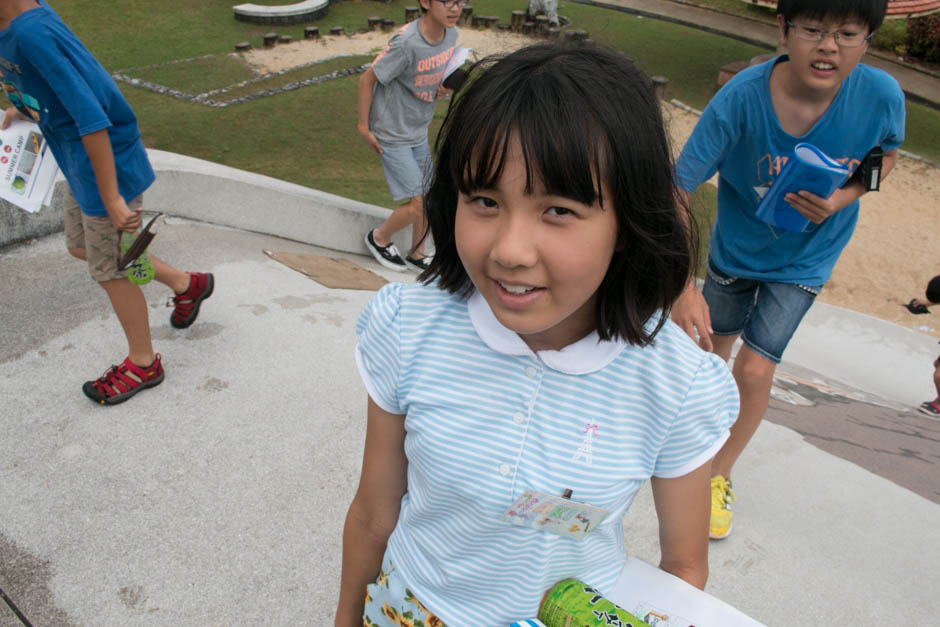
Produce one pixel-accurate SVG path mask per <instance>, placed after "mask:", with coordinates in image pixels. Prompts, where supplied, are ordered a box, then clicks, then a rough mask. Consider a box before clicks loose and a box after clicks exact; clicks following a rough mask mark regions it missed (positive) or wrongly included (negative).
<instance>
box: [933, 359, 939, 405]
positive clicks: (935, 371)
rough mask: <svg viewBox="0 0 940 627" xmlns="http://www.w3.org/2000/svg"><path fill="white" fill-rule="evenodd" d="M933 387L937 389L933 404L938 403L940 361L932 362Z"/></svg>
mask: <svg viewBox="0 0 940 627" xmlns="http://www.w3.org/2000/svg"><path fill="white" fill-rule="evenodd" d="M933 366H934V368H933V386H934V387H935V388H937V398H935V399H934V402H935V403H940V359H938V360H937V361H935V362H933Z"/></svg>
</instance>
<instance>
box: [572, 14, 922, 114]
mask: <svg viewBox="0 0 940 627" xmlns="http://www.w3.org/2000/svg"><path fill="white" fill-rule="evenodd" d="M574 2H578V3H580V4H590V5H593V6H600V7H607V8H610V9H614V10H617V11H624V12H626V13H632V14H635V15H642V16H644V17H653V18H657V19H662V20H666V21H669V22H674V23H676V24H682V25H683V26H689V27H692V28H698V29H699V30H704V31H707V32H711V33H715V34H718V35H724V36H726V37H732V38H734V39H738V40H740V41H744V42H747V43H750V44H753V45H755V46H763V47H766V48H769V49H776V48H777V44H778V43H779V33H778V31H777V27H776V25H775V24H772V23H768V22H763V21H761V20H757V19H754V18H749V17H744V16H738V15H732V14H729V13H725V12H719V11H714V10H711V9H707V8H704V7H701V6H698V5H695V4H694V3H688V2H675V1H673V0H574ZM862 61H863V62H864V63H867V64H869V65H872V66H874V67H877V68H881V69H882V70H884V71H886V72H888V73H889V74H891V75H892V76H893V77H894V78H895V79H897V81H898V83H900V85H901V89H903V90H904V93H905V94H907V96H908V98H909V99H911V100H914V101H916V102H919V103H922V104H927V105H928V106H932V107H934V108H940V79H938V78H937V77H936V76H933V75H931V74H928V73H926V72H923V71H920V70H918V69H916V68H914V67H913V66H910V65H905V64H900V63H896V62H894V61H893V60H892V59H890V58H889V57H886V56H884V55H883V54H882V53H880V52H877V53H875V52H869V53H868V54H866V55H865V56H864V57H863V59H862Z"/></svg>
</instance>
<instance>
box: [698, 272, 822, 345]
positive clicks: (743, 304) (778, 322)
mask: <svg viewBox="0 0 940 627" xmlns="http://www.w3.org/2000/svg"><path fill="white" fill-rule="evenodd" d="M820 291H822V285H799V284H796V283H768V282H764V281H758V280H755V279H742V278H739V277H733V276H728V275H727V274H725V273H723V272H722V271H721V270H718V269H717V268H716V267H715V266H714V265H712V263H711V260H709V262H708V274H707V275H706V277H705V287H704V289H703V290H702V293H703V294H704V296H705V302H706V303H708V312H709V315H710V316H711V321H712V330H713V331H714V332H715V335H740V336H741V340H742V341H743V342H744V344H745V345H746V346H747V347H748V348H750V349H751V350H753V351H754V352H755V353H757V354H758V355H760V356H762V357H764V358H766V359H769V360H770V361H772V362H773V363H775V364H779V363H780V360H781V358H782V357H783V351H784V349H785V348H786V347H787V344H788V343H789V342H790V338H791V337H793V334H794V333H795V332H796V328H797V327H798V326H800V321H801V320H803V316H804V315H806V312H807V311H809V308H810V305H812V304H813V301H814V300H816V297H817V296H818V295H819V292H820Z"/></svg>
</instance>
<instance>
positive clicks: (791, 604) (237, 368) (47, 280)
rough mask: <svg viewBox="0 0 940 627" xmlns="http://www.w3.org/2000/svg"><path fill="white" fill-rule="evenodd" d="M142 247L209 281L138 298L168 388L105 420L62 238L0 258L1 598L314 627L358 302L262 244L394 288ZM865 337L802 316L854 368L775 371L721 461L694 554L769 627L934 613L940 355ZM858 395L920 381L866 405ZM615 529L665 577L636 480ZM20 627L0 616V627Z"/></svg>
mask: <svg viewBox="0 0 940 627" xmlns="http://www.w3.org/2000/svg"><path fill="white" fill-rule="evenodd" d="M154 246H155V249H156V252H157V253H158V254H159V255H160V256H162V257H163V258H165V259H167V260H168V261H170V262H172V263H173V264H175V265H178V266H179V267H181V268H185V269H199V270H209V271H211V272H213V273H215V276H216V280H217V286H216V292H215V294H214V295H213V296H212V298H211V299H209V300H208V301H206V302H205V304H204V306H203V311H202V314H201V315H200V318H199V320H198V321H197V323H196V324H195V325H194V326H193V327H191V328H190V329H187V330H176V329H173V328H172V327H170V325H169V323H168V316H169V309H167V308H165V307H164V306H163V304H164V302H165V300H166V297H167V290H165V289H163V288H162V286H159V285H151V286H148V287H147V288H146V290H145V291H146V295H147V298H148V302H149V303H150V307H151V308H150V316H151V326H152V328H153V335H154V341H155V344H156V347H157V350H159V351H161V352H162V353H163V356H164V360H165V365H166V370H167V375H166V381H165V382H164V383H163V385H161V386H160V387H158V388H155V389H153V390H147V391H145V392H143V393H141V394H140V395H139V396H138V397H136V398H134V399H132V400H131V401H129V402H128V403H125V404H123V405H119V406H116V407H110V408H108V407H99V406H97V405H94V404H93V403H91V402H90V401H88V400H87V399H86V398H85V397H84V396H83V395H82V394H81V391H80V387H81V383H82V382H83V381H84V380H86V379H89V378H92V377H94V376H97V375H99V374H100V373H101V372H102V371H103V370H104V369H105V368H106V367H107V366H108V364H110V363H112V362H114V361H115V360H117V359H119V358H120V357H121V356H122V355H123V354H124V350H125V347H124V340H123V338H122V337H121V335H120V331H119V330H118V329H119V327H118V323H117V321H116V319H115V317H114V315H113V314H112V313H111V310H110V307H109V306H108V303H107V301H106V298H105V295H104V293H103V292H102V291H101V290H99V289H97V288H96V287H95V286H94V285H93V284H92V282H91V281H90V279H89V278H88V276H87V271H86V270H85V268H84V267H83V264H81V263H79V262H76V261H74V260H72V259H70V258H69V257H68V255H67V254H66V253H65V252H64V242H63V237H62V235H61V234H56V235H52V236H49V237H46V238H42V239H40V240H36V241H35V242H34V243H32V244H30V245H24V246H19V247H15V248H9V249H6V250H5V251H4V252H3V254H2V255H0V276H2V277H4V280H3V281H0V318H2V320H3V324H2V325H0V381H2V386H0V406H2V407H3V408H4V411H3V414H2V418H0V425H2V427H3V432H2V433H3V436H2V437H0V589H3V590H4V591H5V592H6V593H7V595H9V597H10V598H11V599H12V600H13V601H14V603H15V604H16V605H17V606H18V607H19V609H20V610H21V611H22V612H23V613H24V615H25V616H27V617H28V618H29V620H30V621H32V623H33V624H34V625H37V626H39V625H53V626H69V625H82V626H86V625H87V626H96V627H97V626H102V625H104V626H109V625H115V626H125V625H173V626H176V625H259V624H264V625H313V626H323V625H329V624H332V611H333V607H334V603H335V597H336V591H337V587H338V576H339V564H340V537H341V528H342V524H343V517H344V514H345V510H346V507H347V505H348V503H349V501H350V499H351V498H352V495H353V492H354V490H355V488H356V483H357V480H358V473H359V467H360V460H361V455H362V442H363V435H364V417H365V398H366V396H365V391H364V389H363V387H362V385H361V383H360V381H359V379H358V376H357V374H356V370H355V365H354V362H353V347H354V343H355V337H354V332H353V328H354V324H355V320H356V317H357V315H358V313H359V311H360V309H361V308H362V306H363V305H364V304H365V303H366V302H367V300H368V299H369V298H370V297H371V295H372V294H371V293H370V292H360V291H351V290H330V289H327V288H325V287H323V286H321V285H319V284H317V283H315V282H314V281H312V280H310V279H308V278H307V277H305V276H303V275H301V274H299V273H297V272H294V271H292V270H290V269H289V268H287V267H285V266H283V265H281V264H279V263H277V262H276V261H274V260H272V259H270V258H268V257H267V256H265V255H264V254H263V252H262V251H263V250H264V249H269V250H280V251H291V252H306V253H312V254H329V255H333V256H342V257H345V258H348V259H351V260H354V261H355V262H356V263H358V264H360V265H362V266H363V267H366V268H368V269H370V270H373V271H374V272H376V273H377V274H380V275H383V276H386V277H387V278H390V279H396V280H401V279H405V280H410V278H411V276H412V275H399V274H396V273H392V272H388V271H385V270H383V269H382V268H380V267H379V266H377V264H375V263H373V262H372V260H371V258H366V257H361V256H358V255H352V254H348V253H336V252H334V251H325V250H323V249H317V248H314V247H312V246H308V245H305V244H300V243H297V242H292V241H289V240H284V239H279V238H276V237H272V236H269V235H263V234H258V233H249V232H245V231H240V230H235V229H231V228H224V227H217V226H211V225H207V224H203V223H195V222H189V221H185V220H181V219H172V220H170V221H169V222H168V224H167V225H166V226H165V227H164V228H163V229H161V232H160V235H159V236H158V240H157V241H156V242H155V244H154ZM813 311H814V312H815V311H816V308H814V310H813ZM870 320H873V319H868V318H866V317H859V316H857V315H856V314H852V313H851V312H844V311H842V310H836V309H835V308H828V309H827V308H823V309H822V310H820V315H819V317H816V318H811V319H809V320H808V323H807V326H806V329H805V333H804V335H803V337H802V339H800V340H798V341H797V340H795V346H794V349H795V350H794V351H793V353H792V354H793V355H794V357H796V358H798V359H797V361H800V360H802V359H804V358H805V359H807V360H813V359H816V357H814V356H813V355H814V352H819V353H832V352H837V350H838V349H837V348H834V346H844V345H846V344H847V343H848V344H854V345H856V348H857V350H859V351H861V352H867V353H868V355H869V356H870V357H869V359H867V360H865V363H864V368H861V367H860V368H856V369H853V368H849V367H848V366H851V365H852V364H851V362H853V361H856V357H855V353H851V352H850V353H846V354H845V359H844V360H843V361H842V362H841V363H842V364H843V366H845V367H844V368H841V369H839V370H836V371H834V372H835V373H837V374H838V375H839V376H838V377H833V376H832V374H833V373H832V372H830V373H829V374H824V373H822V372H820V371H818V370H816V371H814V370H812V369H809V368H806V367H805V366H804V365H802V364H801V363H796V362H793V361H788V362H787V363H785V364H784V366H783V367H782V368H781V374H782V375H785V376H784V377H783V378H781V379H780V381H779V386H778V388H777V390H776V391H775V397H776V398H775V400H773V401H772V403H771V408H770V410H769V412H768V421H766V422H765V423H764V425H763V426H762V427H761V428H760V430H759V431H758V433H757V436H756V437H755V439H754V441H753V443H752V445H751V447H750V448H749V449H748V451H747V452H746V453H745V455H744V456H743V457H742V459H741V461H740V463H739V465H738V467H737V470H736V474H737V476H736V477H735V487H736V489H737V492H738V497H739V500H738V502H737V504H736V510H735V511H736V519H735V533H734V534H733V535H732V536H731V538H729V539H728V540H725V541H723V542H720V543H713V544H712V546H711V554H710V561H711V578H710V580H709V586H708V591H709V592H711V593H712V594H714V595H716V596H718V597H720V598H722V599H724V600H726V601H728V602H730V603H732V604H733V605H735V606H737V607H739V608H740V609H742V610H743V611H744V612H746V613H748V614H750V615H752V616H753V617H755V618H757V619H759V620H760V621H762V622H764V623H766V624H768V625H803V624H815V625H823V624H825V625H870V624H874V623H876V622H881V621H882V620H884V619H885V617H890V618H891V621H892V622H894V623H897V624H911V625H926V624H932V623H933V618H932V617H935V615H936V607H935V605H936V591H937V590H938V589H940V572H938V569H937V568H936V565H937V564H938V563H940V542H938V535H937V529H940V505H938V503H940V494H938V491H937V490H938V488H937V486H938V482H937V477H938V476H940V474H938V471H937V468H938V463H940V421H935V420H931V419H930V418H927V417H925V416H922V415H920V414H918V413H916V412H912V411H910V410H909V409H908V408H906V407H905V406H906V405H908V404H909V399H908V398H904V397H906V396H910V397H911V399H913V400H915V401H916V400H922V399H923V398H926V397H927V396H928V391H929V365H930V364H929V361H928V360H929V359H931V358H932V356H934V353H935V352H936V348H937V347H936V343H935V342H934V341H933V340H932V339H931V338H927V337H923V336H917V334H914V333H913V332H911V331H909V330H905V329H900V328H897V329H898V331H897V332H898V334H899V337H902V336H904V337H907V340H910V342H909V343H907V344H898V343H897V342H895V341H893V340H889V341H888V342H887V344H888V346H887V347H884V348H882V349H880V350H882V352H880V353H878V352H875V351H876V349H877V344H878V343H879V342H880V343H882V344H884V343H885V342H884V341H883V340H880V339H879V336H881V333H882V331H880V330H878V327H877V326H876V327H872V326H870V325H869V324H868V321H870ZM872 329H875V330H874V331H873V330H872ZM803 331H804V330H803V329H801V332H803ZM866 334H867V335H866ZM819 337H822V338H823V339H822V340H820V339H819ZM882 337H883V336H882ZM807 343H808V344H813V345H814V346H811V347H806V346H801V345H803V344H807ZM892 347H893V348H894V349H895V350H894V351H893V352H896V353H900V354H898V355H893V354H892ZM801 355H802V356H803V357H801ZM865 377H868V381H870V380H881V381H882V385H883V387H884V389H887V390H892V389H895V390H903V389H908V388H906V387H905V386H907V385H908V383H909V381H908V380H917V381H919V383H918V384H917V385H916V386H914V387H913V388H912V389H910V390H909V391H907V392H904V393H903V395H902V396H903V397H902V398H897V397H890V396H889V397H884V396H880V395H877V394H873V393H872V392H871V386H870V383H869V382H866V380H864V378H865ZM860 390H862V391H860ZM625 535H626V541H627V546H628V547H629V551H630V552H631V553H632V554H634V555H637V556H639V557H641V558H644V559H646V560H648V561H651V562H654V563H655V562H656V561H657V560H658V549H657V536H656V525H655V514H654V511H653V505H652V499H651V496H650V493H649V490H648V488H646V489H644V490H643V491H642V492H641V494H640V496H639V497H638V499H637V501H636V503H635V505H634V506H633V508H632V509H631V511H630V514H629V516H628V519H627V524H626V534H625ZM16 625H19V622H18V620H17V619H16V618H15V616H14V615H13V614H12V612H10V610H9V609H8V608H7V606H6V604H4V603H2V602H0V626H3V627H13V626H16ZM457 627H461V626H457Z"/></svg>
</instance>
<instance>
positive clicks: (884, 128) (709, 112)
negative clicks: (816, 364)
mask: <svg viewBox="0 0 940 627" xmlns="http://www.w3.org/2000/svg"><path fill="white" fill-rule="evenodd" d="M886 8H887V4H886V1H885V0H780V1H779V2H778V3H777V23H778V25H779V29H780V42H781V45H782V46H784V47H785V48H786V53H785V54H782V55H780V56H778V57H776V58H774V59H771V60H770V61H768V62H766V63H763V64H761V65H757V66H754V67H750V68H747V69H746V70H744V71H742V72H740V73H738V74H737V75H736V76H735V77H734V78H732V80H730V81H729V82H728V83H727V84H726V85H725V86H724V87H723V88H722V89H721V90H720V91H719V92H718V94H716V95H715V97H714V98H713V99H712V101H711V102H710V103H709V105H708V107H707V108H706V109H705V111H704V112H703V114H702V117H701V119H700V120H699V122H698V124H697V125H696V127H695V130H694V131H693V132H692V135H691V137H690V138H689V141H688V142H687V143H686V145H685V147H684V148H683V150H682V154H681V155H680V157H679V159H678V162H677V165H676V175H677V179H678V185H679V187H680V189H681V190H682V193H683V194H684V195H685V199H686V201H687V200H688V195H689V194H691V192H693V191H694V190H695V188H696V187H698V185H700V184H701V183H703V182H705V181H706V180H708V179H709V178H710V177H711V176H713V175H714V174H715V173H716V172H717V173H718V214H717V216H716V219H715V224H714V227H713V229H712V235H711V240H710V243H709V258H708V272H707V275H706V278H705V287H704V290H703V291H701V292H700V291H699V290H698V289H697V287H696V286H695V284H694V283H690V284H689V285H688V286H687V288H686V290H685V292H684V293H683V295H682V296H681V297H680V299H679V301H678V302H677V303H676V305H675V308H674V310H673V313H672V318H673V320H674V321H675V322H676V323H678V324H679V325H680V326H681V327H682V328H683V329H684V330H685V331H686V332H687V333H688V334H689V335H690V336H691V337H692V338H693V339H695V338H696V336H698V339H699V342H700V344H701V346H702V347H703V348H705V349H706V350H712V351H714V352H715V353H717V354H718V355H720V356H721V357H723V358H724V359H726V360H727V359H729V358H730V356H731V348H732V345H733V344H734V342H735V340H736V339H737V338H738V337H739V336H740V337H741V339H742V341H743V346H742V347H741V349H740V351H739V352H738V354H737V356H736V357H735V361H734V367H733V373H734V378H735V381H736V382H737V384H738V389H739V391H740V393H741V410H740V413H739V414H738V419H737V421H736V422H735V424H734V426H733V427H732V429H731V437H730V438H729V439H728V441H727V442H726V443H725V444H724V446H723V447H722V448H721V450H720V451H719V452H718V453H717V454H716V456H715V458H714V460H713V462H712V475H713V477H712V513H711V523H710V530H709V531H710V535H711V537H712V538H715V539H720V538H725V537H727V536H728V535H729V534H730V533H731V528H732V524H731V521H732V514H731V507H730V505H731V502H732V501H733V500H734V494H733V492H732V491H731V469H732V466H733V465H734V462H735V461H736V460H737V458H738V456H739V455H740V454H741V452H742V451H743V450H744V448H745V446H746V445H747V443H748V441H749V440H750V438H751V436H752V435H753V434H754V432H755V431H756V430H757V427H758V425H759V424H760V422H761V420H762V419H763V416H764V412H765V411H766V409H767V405H768V402H769V400H770V390H771V386H772V384H773V375H774V370H775V368H776V365H777V364H778V363H780V360H781V358H782V355H783V351H784V349H785V348H786V346H787V343H788V342H789V341H790V338H791V337H792V335H793V333H794V332H795V331H796V329H797V327H798V326H799V324H800V321H801V320H802V319H803V316H804V315H805V313H806V311H807V310H808V309H809V307H810V306H811V305H812V303H813V301H814V299H815V298H816V296H817V295H818V294H819V292H820V290H821V289H822V287H823V284H824V283H825V282H826V281H827V280H828V279H829V276H830V274H831V273H832V268H833V267H834V266H835V263H836V260H837V259H838V258H839V255H840V253H841V252H842V249H843V248H844V247H845V245H846V244H847V243H848V241H849V239H850V238H851V236H852V232H853V231H854V229H855V224H856V222H857V220H858V211H859V203H858V199H859V197H861V196H862V195H863V194H864V193H866V191H868V189H869V187H868V186H867V185H866V183H867V181H865V180H861V179H860V178H859V177H853V178H852V179H851V180H850V181H849V182H848V183H847V184H846V185H845V186H844V187H842V188H841V189H838V190H836V191H835V192H834V193H833V194H832V195H831V196H830V197H829V198H821V197H818V196H815V195H814V194H812V193H809V192H807V191H800V192H799V193H798V194H788V195H787V196H786V200H787V202H789V204H790V205H791V206H792V207H794V208H795V209H796V210H797V211H799V212H800V213H801V214H802V215H803V216H804V217H806V218H808V219H809V221H810V224H809V226H808V227H807V229H806V231H804V232H800V233H794V232H789V231H785V230H782V229H780V228H777V227H774V226H772V225H770V224H767V223H765V222H762V221H761V220H759V219H758V218H757V217H756V216H755V209H756V208H757V205H758V203H759V201H760V198H761V197H762V195H763V193H765V192H766V190H767V188H768V187H769V186H770V185H771V184H772V183H773V181H774V178H775V177H776V176H777V175H779V173H780V169H781V167H782V166H783V165H784V163H785V162H786V159H787V158H788V157H789V155H790V154H791V153H792V151H793V148H794V146H795V145H796V144H798V143H800V142H808V143H810V144H813V145H814V146H816V147H817V148H819V149H820V150H822V151H823V152H824V153H826V154H827V155H829V156H830V157H833V158H835V159H837V160H839V161H841V162H843V163H845V164H846V165H848V166H849V167H850V168H852V169H856V168H857V166H858V165H859V163H861V162H862V161H863V160H864V159H865V158H866V155H868V153H869V151H871V150H872V149H873V148H875V147H877V146H880V147H881V148H882V150H883V152H884V157H883V165H882V168H881V178H882V179H883V178H884V177H885V176H886V175H887V174H888V172H890V171H891V168H892V167H893V166H894V164H895V163H896V162H897V157H898V150H897V149H898V147H899V146H900V144H901V142H902V141H903V139H904V94H903V92H902V91H901V89H900V88H899V87H898V84H897V82H896V81H895V80H894V79H893V78H892V77H891V76H889V75H888V74H886V73H884V72H882V71H881V70H878V69H875V68H872V67H869V66H866V65H863V64H861V63H859V60H860V59H861V57H862V55H863V54H864V53H865V51H866V50H867V49H868V42H869V40H870V39H871V36H872V34H873V33H874V31H875V30H876V29H877V28H878V27H879V26H880V25H881V22H882V21H883V19H884V15H885V10H886Z"/></svg>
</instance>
